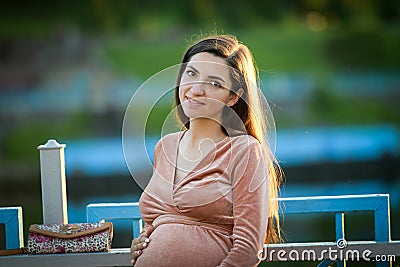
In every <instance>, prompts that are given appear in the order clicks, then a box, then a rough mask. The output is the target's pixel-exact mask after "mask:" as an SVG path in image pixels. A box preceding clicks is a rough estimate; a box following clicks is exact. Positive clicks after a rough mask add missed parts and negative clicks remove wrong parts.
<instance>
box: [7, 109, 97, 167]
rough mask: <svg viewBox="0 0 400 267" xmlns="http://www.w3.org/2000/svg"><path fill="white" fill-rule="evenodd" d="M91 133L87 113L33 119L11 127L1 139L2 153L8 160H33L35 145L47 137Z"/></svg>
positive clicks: (66, 136) (55, 137) (64, 136)
mask: <svg viewBox="0 0 400 267" xmlns="http://www.w3.org/2000/svg"><path fill="white" fill-rule="evenodd" d="M90 133H91V120H90V115H89V114H88V113H75V114H71V115H70V116H69V117H68V118H66V119H64V120H55V121H49V120H41V119H35V120H31V121H29V122H26V123H23V124H20V125H19V126H18V127H15V128H13V129H12V130H10V131H9V132H7V135H6V136H5V137H4V139H3V153H2V154H3V155H4V156H5V157H6V158H8V159H10V160H18V161H20V162H21V161H28V162H29V161H33V160H36V159H37V157H38V151H37V149H36V148H37V146H39V145H41V144H44V143H46V142H47V140H48V139H57V140H58V141H60V140H63V139H64V140H65V139H73V138H83V137H85V136H88V135H90Z"/></svg>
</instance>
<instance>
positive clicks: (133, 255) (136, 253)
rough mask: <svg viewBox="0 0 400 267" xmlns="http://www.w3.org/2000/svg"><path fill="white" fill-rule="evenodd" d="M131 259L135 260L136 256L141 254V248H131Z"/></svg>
mask: <svg viewBox="0 0 400 267" xmlns="http://www.w3.org/2000/svg"><path fill="white" fill-rule="evenodd" d="M130 254H131V259H132V260H136V258H137V257H139V256H140V255H142V251H141V250H133V251H132V250H131V253H130Z"/></svg>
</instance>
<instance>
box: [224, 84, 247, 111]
mask: <svg viewBox="0 0 400 267" xmlns="http://www.w3.org/2000/svg"><path fill="white" fill-rule="evenodd" d="M243 92H244V91H243V88H240V89H239V90H237V91H236V92H232V94H231V96H230V98H229V100H228V103H227V105H228V106H230V107H232V106H233V105H235V104H236V102H238V101H239V99H240V98H241V97H242V95H243Z"/></svg>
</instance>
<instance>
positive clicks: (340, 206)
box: [86, 194, 390, 267]
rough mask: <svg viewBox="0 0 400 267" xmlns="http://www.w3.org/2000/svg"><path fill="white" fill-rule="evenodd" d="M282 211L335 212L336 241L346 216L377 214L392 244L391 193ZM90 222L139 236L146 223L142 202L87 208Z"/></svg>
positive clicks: (291, 201) (285, 203)
mask: <svg viewBox="0 0 400 267" xmlns="http://www.w3.org/2000/svg"><path fill="white" fill-rule="evenodd" d="M278 202H279V205H280V211H281V212H282V213H284V214H300V213H334V214H335V231H336V240H339V239H343V240H344V239H345V229H344V214H345V213H348V212H357V211H372V212H373V213H374V224H375V225H374V229H375V241H376V242H389V241H390V209H389V195H388V194H371V195H346V196H319V197H290V198H280V199H278ZM86 210H87V220H88V222H95V221H100V220H110V219H127V218H130V219H132V220H133V233H134V237H137V236H138V234H139V233H140V231H141V227H142V221H141V216H140V212H139V206H138V203H136V202H135V203H104V204H90V205H88V206H87V208H86ZM331 263H332V260H331V259H324V260H323V261H322V262H321V263H320V264H319V265H318V266H320V267H323V266H329V264H331ZM389 264H390V263H389V262H377V266H390V265H389ZM337 266H345V261H337Z"/></svg>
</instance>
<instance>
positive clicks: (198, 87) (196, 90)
mask: <svg viewBox="0 0 400 267" xmlns="http://www.w3.org/2000/svg"><path fill="white" fill-rule="evenodd" d="M204 86H205V85H204V82H195V83H193V84H192V86H191V88H190V91H192V93H193V94H194V95H204Z"/></svg>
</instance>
